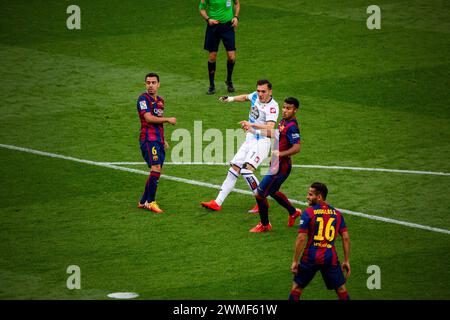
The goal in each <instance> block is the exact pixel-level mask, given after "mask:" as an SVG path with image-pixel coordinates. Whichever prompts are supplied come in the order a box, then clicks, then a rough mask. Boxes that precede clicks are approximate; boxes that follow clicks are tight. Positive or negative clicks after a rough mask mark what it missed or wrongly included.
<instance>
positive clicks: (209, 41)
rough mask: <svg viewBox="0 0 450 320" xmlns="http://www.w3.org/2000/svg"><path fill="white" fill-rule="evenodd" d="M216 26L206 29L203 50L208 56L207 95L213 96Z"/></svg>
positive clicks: (217, 35) (217, 40)
mask: <svg viewBox="0 0 450 320" xmlns="http://www.w3.org/2000/svg"><path fill="white" fill-rule="evenodd" d="M217 27H218V26H217V25H215V26H210V25H208V26H207V27H206V32H205V45H204V49H205V50H207V51H208V52H209V55H208V76H209V88H208V92H207V94H214V93H215V92H216V91H215V89H216V86H215V83H214V77H215V74H216V59H217V51H218V50H219V42H220V35H219V34H218V32H217Z"/></svg>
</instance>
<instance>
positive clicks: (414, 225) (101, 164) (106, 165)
mask: <svg viewBox="0 0 450 320" xmlns="http://www.w3.org/2000/svg"><path fill="white" fill-rule="evenodd" d="M0 147H1V148H4V149H9V150H15V151H21V152H26V153H31V154H36V155H40V156H45V157H50V158H56V159H63V160H69V161H74V162H78V163H84V164H89V165H93V166H97V167H104V168H110V169H114V170H119V171H126V172H132V173H137V174H142V175H146V176H147V175H148V171H143V170H137V169H132V168H127V167H121V166H117V165H114V164H110V163H104V162H96V161H91V160H84V159H78V158H74V157H68V156H63V155H60V154H56V153H50V152H43V151H39V150H34V149H28V148H22V147H16V146H12V145H7V144H0ZM161 178H164V179H167V180H172V181H177V182H182V183H187V184H191V185H196V186H201V187H207V188H212V189H220V187H221V186H219V185H217V184H212V183H206V182H201V181H196V180H190V179H184V178H178V177H173V176H168V175H165V174H163V175H161ZM233 191H234V192H236V193H240V194H246V195H253V194H252V192H250V191H248V190H242V189H233ZM289 201H291V202H292V203H295V204H300V205H304V206H306V205H307V203H306V202H303V201H299V200H295V199H289ZM337 209H338V210H340V211H341V212H343V213H346V214H349V215H353V216H357V217H363V218H367V219H371V220H377V221H383V222H387V223H392V224H398V225H402V226H406V227H410V228H416V229H422V230H427V231H433V232H438V233H445V234H450V230H447V229H441V228H434V227H429V226H424V225H421V224H417V223H411V222H407V221H401V220H395V219H391V218H384V217H380V216H373V215H370V214H366V213H362V212H357V211H351V210H346V209H339V208H337Z"/></svg>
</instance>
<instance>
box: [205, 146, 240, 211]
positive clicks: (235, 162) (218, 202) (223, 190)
mask: <svg viewBox="0 0 450 320" xmlns="http://www.w3.org/2000/svg"><path fill="white" fill-rule="evenodd" d="M247 150H248V143H247V142H244V143H243V144H242V145H241V147H240V148H239V150H238V152H237V153H236V154H235V155H234V157H233V159H231V161H230V169H228V172H227V176H226V178H225V180H224V181H223V183H222V186H221V187H220V191H219V194H218V195H217V198H216V199H215V200H211V201H209V202H202V203H201V205H202V206H203V207H205V208H208V209H211V210H214V211H219V210H221V209H222V204H223V202H224V201H225V199H226V198H227V197H228V195H229V194H230V192H231V190H233V188H234V186H235V185H236V181H237V178H238V177H239V174H240V173H241V166H242V165H243V163H244V159H245V156H246V155H247Z"/></svg>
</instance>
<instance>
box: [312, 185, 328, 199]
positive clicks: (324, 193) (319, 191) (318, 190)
mask: <svg viewBox="0 0 450 320" xmlns="http://www.w3.org/2000/svg"><path fill="white" fill-rule="evenodd" d="M311 188H313V189H315V190H316V194H321V195H322V198H323V200H326V199H327V194H328V188H327V186H326V185H325V183H321V182H314V183H313V184H312V185H311Z"/></svg>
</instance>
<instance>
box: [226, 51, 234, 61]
mask: <svg viewBox="0 0 450 320" xmlns="http://www.w3.org/2000/svg"><path fill="white" fill-rule="evenodd" d="M227 58H228V61H233V62H235V61H236V51H227Z"/></svg>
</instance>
